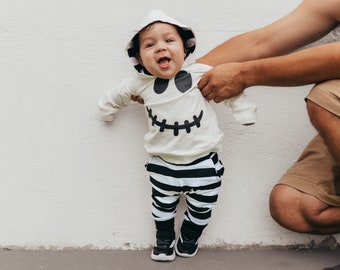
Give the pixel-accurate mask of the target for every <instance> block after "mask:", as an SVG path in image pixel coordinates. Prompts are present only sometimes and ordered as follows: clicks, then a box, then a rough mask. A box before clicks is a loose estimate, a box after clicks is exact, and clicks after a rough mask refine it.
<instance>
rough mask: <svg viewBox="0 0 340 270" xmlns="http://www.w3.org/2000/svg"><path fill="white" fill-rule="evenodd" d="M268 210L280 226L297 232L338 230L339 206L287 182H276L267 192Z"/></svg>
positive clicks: (327, 232) (322, 232)
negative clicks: (286, 183)
mask: <svg viewBox="0 0 340 270" xmlns="http://www.w3.org/2000/svg"><path fill="white" fill-rule="evenodd" d="M269 202H270V213H271V215H272V217H273V219H274V220H275V221H276V222H277V223H278V224H280V225H281V226H283V227H285V228H287V229H289V230H292V231H296V232H301V233H312V234H332V233H339V232H340V207H336V206H331V205H329V204H326V203H324V202H322V201H320V200H319V199H317V198H316V197H314V196H312V195H309V194H307V193H304V192H301V191H299V190H297V189H295V188H292V187H290V186H287V185H283V184H279V185H276V186H275V187H274V188H273V190H272V192H271V194H270V200H269Z"/></svg>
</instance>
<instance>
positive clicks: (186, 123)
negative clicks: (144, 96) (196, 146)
mask: <svg viewBox="0 0 340 270" xmlns="http://www.w3.org/2000/svg"><path fill="white" fill-rule="evenodd" d="M146 110H147V111H148V116H149V118H150V119H151V120H152V125H153V126H154V125H156V126H158V127H159V131H160V132H163V131H164V130H165V129H172V130H173V131H174V136H178V133H179V130H180V129H185V130H186V132H187V133H190V132H191V127H194V126H196V127H198V128H199V127H200V126H201V120H202V117H203V111H202V110H201V112H200V114H199V116H198V117H197V116H196V115H194V116H193V117H192V118H193V121H192V122H189V120H185V121H184V123H183V124H179V123H178V122H177V121H176V122H175V123H174V124H173V125H169V124H167V123H166V119H163V120H162V122H160V121H157V115H152V109H150V108H149V107H146Z"/></svg>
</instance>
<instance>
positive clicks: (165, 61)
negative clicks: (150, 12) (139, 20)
mask: <svg viewBox="0 0 340 270" xmlns="http://www.w3.org/2000/svg"><path fill="white" fill-rule="evenodd" d="M139 44H140V50H139V55H140V62H141V64H142V65H143V66H144V67H145V68H146V69H147V70H148V71H149V72H150V73H151V74H152V75H154V76H155V77H158V78H161V79H171V78H173V77H174V76H175V75H176V74H177V73H178V72H179V71H180V70H181V68H182V66H183V63H184V58H185V48H184V45H183V41H182V38H181V36H180V35H179V34H178V32H177V29H176V27H175V26H173V25H171V24H168V23H162V22H156V23H154V24H153V25H152V26H151V27H148V28H147V29H145V30H143V31H142V32H141V33H140V35H139Z"/></svg>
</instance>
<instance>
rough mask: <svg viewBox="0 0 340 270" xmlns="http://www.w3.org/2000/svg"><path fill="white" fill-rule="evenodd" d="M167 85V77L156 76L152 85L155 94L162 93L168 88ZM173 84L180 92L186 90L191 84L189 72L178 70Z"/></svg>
mask: <svg viewBox="0 0 340 270" xmlns="http://www.w3.org/2000/svg"><path fill="white" fill-rule="evenodd" d="M168 85H169V80H168V79H160V78H157V79H156V80H155V83H154V85H153V90H154V91H155V93H156V94H162V93H164V91H165V90H166V89H167V88H168ZM175 85H176V87H177V89H178V90H179V91H180V92H182V93H185V92H186V91H188V90H189V89H190V88H191V86H192V78H191V74H190V73H188V72H186V71H184V70H181V71H180V72H178V73H177V74H176V76H175Z"/></svg>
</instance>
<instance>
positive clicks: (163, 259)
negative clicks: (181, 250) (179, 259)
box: [151, 252, 176, 262]
mask: <svg viewBox="0 0 340 270" xmlns="http://www.w3.org/2000/svg"><path fill="white" fill-rule="evenodd" d="M175 258H176V253H175V252H174V253H173V254H172V255H165V254H158V255H156V254H153V252H151V259H152V260H154V261H158V262H172V261H173V260H175Z"/></svg>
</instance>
